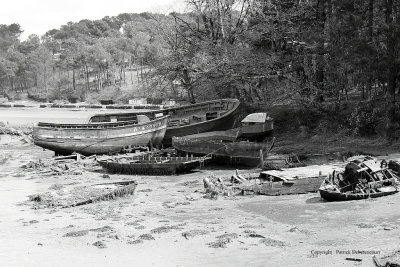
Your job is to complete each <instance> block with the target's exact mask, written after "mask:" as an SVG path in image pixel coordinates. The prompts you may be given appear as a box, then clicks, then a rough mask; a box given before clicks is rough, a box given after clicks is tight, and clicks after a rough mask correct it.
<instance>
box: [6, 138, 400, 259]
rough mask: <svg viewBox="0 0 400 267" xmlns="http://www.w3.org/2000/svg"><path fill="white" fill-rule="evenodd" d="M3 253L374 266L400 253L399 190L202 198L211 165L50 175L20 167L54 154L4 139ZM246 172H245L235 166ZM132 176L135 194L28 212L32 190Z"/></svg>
mask: <svg viewBox="0 0 400 267" xmlns="http://www.w3.org/2000/svg"><path fill="white" fill-rule="evenodd" d="M0 149H1V150H0V151H1V155H0V156H1V160H0V161H1V163H0V164H1V165H0V182H1V187H0V238H1V240H2V242H0V258H1V259H2V264H4V266H56V265H57V266H132V265H136V266H149V265H153V266H245V265H253V266H271V265H278V264H279V265H281V264H283V265H285V266H299V264H300V265H301V266H305V265H307V266H353V265H354V264H355V262H354V261H349V260H346V258H349V257H350V258H357V259H361V260H362V261H361V262H356V264H357V265H361V266H374V265H373V262H372V256H373V255H375V254H376V255H377V256H380V255H383V254H386V253H390V252H391V251H394V250H396V249H398V240H399V239H398V236H399V234H400V229H399V227H398V225H399V222H400V209H399V208H398V207H399V200H400V195H399V194H396V195H392V196H388V197H382V198H379V199H368V200H361V201H349V202H342V203H328V202H324V201H322V200H321V199H320V197H319V195H318V194H317V193H315V194H314V193H313V194H303V195H291V196H276V197H268V196H259V195H247V196H231V197H228V196H225V197H224V196H219V197H218V198H217V199H216V200H211V199H207V198H204V195H205V194H204V192H205V191H204V188H203V183H202V179H203V178H204V177H208V176H211V175H217V176H218V175H220V176H225V177H226V176H229V175H231V174H232V173H233V172H234V170H233V169H226V168H225V169H222V170H218V168H216V167H211V168H206V169H203V170H198V171H195V172H192V173H190V174H185V175H179V176H132V175H112V174H108V175H104V173H102V172H101V171H100V170H99V171H87V170H83V171H82V172H81V173H78V174H73V173H72V174H71V173H67V174H60V175H56V176H55V175H48V174H46V173H43V174H41V173H40V172H35V171H27V170H25V169H23V168H21V166H22V165H24V164H27V163H29V162H30V161H37V160H38V159H44V158H50V157H52V156H53V153H52V152H50V151H43V150H42V149H40V148H38V147H35V146H34V145H32V144H26V143H23V142H21V141H20V140H19V139H18V137H16V136H7V135H2V136H1V139H0ZM239 171H240V172H243V173H245V172H248V171H249V170H239ZM124 180H136V181H137V183H138V186H137V190H136V192H135V194H134V195H133V196H127V197H123V198H118V199H116V200H110V201H101V202H98V203H93V204H88V205H84V206H80V207H71V208H57V207H55V208H51V207H50V208H43V209H36V210H35V209H33V208H32V206H31V205H29V203H28V204H27V200H28V196H29V195H33V194H40V193H43V192H53V193H54V192H55V190H57V189H58V188H61V187H74V186H84V185H89V184H94V183H104V182H112V181H124Z"/></svg>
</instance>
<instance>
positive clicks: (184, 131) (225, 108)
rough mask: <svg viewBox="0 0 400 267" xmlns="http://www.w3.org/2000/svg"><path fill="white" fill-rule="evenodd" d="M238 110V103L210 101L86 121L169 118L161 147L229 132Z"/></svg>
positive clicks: (101, 116) (100, 115) (227, 100)
mask: <svg viewBox="0 0 400 267" xmlns="http://www.w3.org/2000/svg"><path fill="white" fill-rule="evenodd" d="M239 106H240V101H239V100H237V99H221V100H212V101H207V102H202V103H196V104H191V105H185V106H180V107H171V108H165V109H161V110H157V111H146V112H139V113H138V112H122V113H104V114H95V115H93V116H91V117H90V118H89V123H99V122H117V121H129V120H131V118H132V117H134V116H136V115H137V114H146V115H147V116H149V117H157V116H165V115H169V116H170V118H169V121H168V126H167V131H166V133H165V136H164V139H163V144H164V145H171V142H172V137H174V136H185V135H190V134H197V133H203V132H209V131H224V130H228V129H231V128H232V127H233V126H234V124H235V122H236V117H237V113H238V111H239Z"/></svg>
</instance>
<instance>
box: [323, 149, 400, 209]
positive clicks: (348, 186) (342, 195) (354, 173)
mask: <svg viewBox="0 0 400 267" xmlns="http://www.w3.org/2000/svg"><path fill="white" fill-rule="evenodd" d="M391 165H392V167H393V166H395V165H396V164H395V162H392V163H391ZM388 166H389V164H388V163H387V162H386V161H385V160H382V161H379V160H377V159H374V158H372V157H369V156H364V157H357V158H354V159H352V160H351V161H350V162H349V163H348V164H347V165H346V167H345V170H344V172H335V171H334V172H333V173H332V175H329V177H328V178H327V179H325V180H324V182H323V183H322V185H321V187H320V189H319V191H320V194H321V197H322V198H323V199H325V200H328V201H341V200H357V199H365V198H370V197H371V198H374V197H380V196H385V195H390V194H394V193H397V192H398V190H399V185H400V181H399V177H398V176H397V175H396V174H394V171H392V170H391V169H390V168H389V167H388ZM393 168H394V167H393Z"/></svg>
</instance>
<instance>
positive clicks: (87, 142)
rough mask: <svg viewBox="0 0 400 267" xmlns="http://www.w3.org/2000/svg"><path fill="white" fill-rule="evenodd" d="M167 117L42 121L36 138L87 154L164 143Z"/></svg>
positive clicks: (68, 151)
mask: <svg viewBox="0 0 400 267" xmlns="http://www.w3.org/2000/svg"><path fill="white" fill-rule="evenodd" d="M167 120H168V117H161V118H158V119H155V120H153V121H150V122H146V123H143V124H134V123H132V124H130V123H129V122H124V123H122V124H121V123H101V124H75V125H74V124H68V125H66V124H43V123H42V124H39V125H37V126H35V127H34V129H33V139H34V143H35V145H37V146H40V147H43V148H45V149H50V150H53V151H54V152H55V153H56V154H61V155H68V154H71V153H73V152H77V153H80V154H83V155H93V154H108V153H118V152H121V151H123V150H124V149H126V148H136V147H144V146H149V145H151V146H160V145H161V142H162V140H163V138H164V135H165V131H166V126H167ZM118 125H120V126H118ZM96 127H98V128H96Z"/></svg>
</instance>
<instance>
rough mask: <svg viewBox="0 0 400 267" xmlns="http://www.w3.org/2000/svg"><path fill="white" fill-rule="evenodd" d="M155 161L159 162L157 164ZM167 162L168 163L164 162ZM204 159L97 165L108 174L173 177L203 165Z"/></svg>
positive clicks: (172, 159)
mask: <svg viewBox="0 0 400 267" xmlns="http://www.w3.org/2000/svg"><path fill="white" fill-rule="evenodd" d="M157 160H158V161H159V162H158V163H157ZM166 160H169V162H164V163H163V161H166ZM205 160H207V159H204V158H185V157H174V158H167V157H151V158H147V159H146V160H141V159H140V158H138V161H139V162H135V161H134V160H133V161H131V162H113V161H109V160H100V161H98V162H99V164H100V165H101V166H102V167H103V169H106V170H107V171H108V172H110V173H122V174H146V175H175V174H180V173H186V172H189V171H191V170H193V169H196V168H199V167H201V166H203V165H204V161H205Z"/></svg>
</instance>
